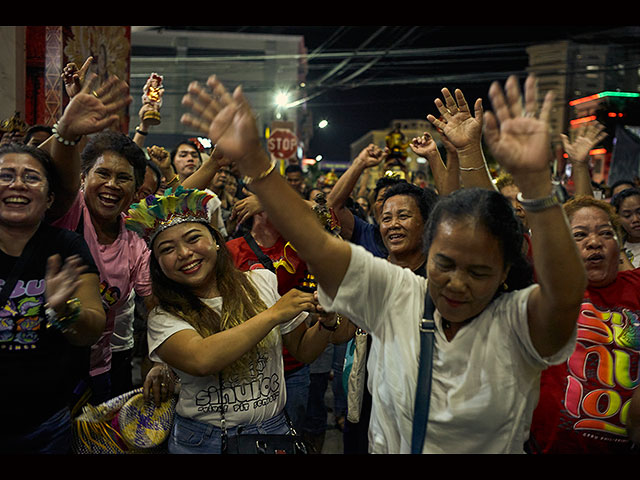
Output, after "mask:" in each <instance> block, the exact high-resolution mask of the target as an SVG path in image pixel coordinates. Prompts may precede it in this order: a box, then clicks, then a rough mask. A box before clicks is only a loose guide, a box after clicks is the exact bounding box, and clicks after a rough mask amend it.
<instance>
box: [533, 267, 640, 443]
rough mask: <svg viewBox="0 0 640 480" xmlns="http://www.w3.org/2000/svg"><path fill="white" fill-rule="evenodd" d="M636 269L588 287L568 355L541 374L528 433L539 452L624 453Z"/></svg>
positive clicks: (639, 283)
mask: <svg viewBox="0 0 640 480" xmlns="http://www.w3.org/2000/svg"><path fill="white" fill-rule="evenodd" d="M639 315H640V269H635V270H628V271H623V272H619V273H618V276H617V279H616V281H615V282H613V283H612V284H610V285H607V286H606V287H602V288H593V287H589V288H587V290H586V292H585V296H584V301H583V303H582V307H581V309H580V315H579V317H578V340H577V343H576V349H575V351H574V353H573V355H572V356H571V358H570V359H569V360H568V361H567V362H566V363H565V364H561V365H556V366H554V367H551V368H549V369H547V370H545V371H544V372H543V373H542V380H541V389H540V401H539V403H538V407H537V408H536V410H535V412H534V415H533V423H532V426H531V433H532V436H533V438H534V439H535V443H536V444H537V446H538V448H539V450H540V451H541V452H542V453H599V454H601V453H624V452H628V451H629V449H630V448H631V442H630V440H629V438H628V436H627V430H626V423H627V411H628V408H629V402H630V400H631V397H632V395H633V391H634V389H635V388H636V387H637V386H638V383H639V376H640V369H639V364H640V321H639V317H638V316H639Z"/></svg>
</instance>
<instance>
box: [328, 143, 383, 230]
mask: <svg viewBox="0 0 640 480" xmlns="http://www.w3.org/2000/svg"><path fill="white" fill-rule="evenodd" d="M385 158H386V154H385V151H384V150H382V149H381V148H380V147H378V146H376V145H374V144H369V145H368V146H367V147H366V148H364V149H363V150H362V151H361V152H360V153H359V154H358V156H357V157H356V158H355V160H354V161H353V162H352V163H351V165H350V166H349V168H347V170H346V171H345V172H344V173H343V174H342V175H341V176H340V178H339V179H338V181H337V182H336V184H335V185H334V186H333V188H332V189H331V193H329V195H327V206H328V207H329V208H332V209H333V211H334V212H335V214H336V216H337V217H338V220H339V221H340V228H341V233H340V234H341V235H342V238H344V239H346V240H350V239H351V234H352V233H353V224H354V220H353V213H351V211H350V210H349V209H348V208H347V200H348V199H349V197H350V196H351V193H352V192H353V189H354V188H355V186H356V184H357V183H358V180H359V179H360V177H361V175H362V174H363V173H364V172H365V171H367V170H368V169H369V168H371V167H375V166H376V165H380V163H382V162H383V161H384V159H385Z"/></svg>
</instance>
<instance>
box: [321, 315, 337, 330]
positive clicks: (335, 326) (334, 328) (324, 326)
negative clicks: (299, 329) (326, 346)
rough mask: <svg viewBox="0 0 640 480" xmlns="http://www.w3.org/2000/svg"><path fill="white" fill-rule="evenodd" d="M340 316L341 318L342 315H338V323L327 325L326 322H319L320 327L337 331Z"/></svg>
mask: <svg viewBox="0 0 640 480" xmlns="http://www.w3.org/2000/svg"><path fill="white" fill-rule="evenodd" d="M340 318H341V317H340V315H336V323H334V324H333V326H331V327H327V326H326V325H325V324H324V323H322V322H319V323H320V327H321V328H324V329H325V330H329V331H330V332H335V331H336V330H337V329H338V327H339V326H340Z"/></svg>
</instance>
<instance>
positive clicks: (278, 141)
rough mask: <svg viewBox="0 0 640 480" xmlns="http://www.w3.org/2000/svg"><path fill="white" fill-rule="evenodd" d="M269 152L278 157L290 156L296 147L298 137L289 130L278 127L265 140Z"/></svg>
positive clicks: (285, 157)
mask: <svg viewBox="0 0 640 480" xmlns="http://www.w3.org/2000/svg"><path fill="white" fill-rule="evenodd" d="M267 149H268V150H269V153H271V154H272V155H273V156H275V157H277V158H280V159H287V158H291V157H292V156H293V155H294V154H295V153H296V150H297V149H298V137H296V135H295V133H293V132H292V131H291V130H285V129H283V128H278V129H276V130H274V131H273V132H271V136H270V137H269V140H267Z"/></svg>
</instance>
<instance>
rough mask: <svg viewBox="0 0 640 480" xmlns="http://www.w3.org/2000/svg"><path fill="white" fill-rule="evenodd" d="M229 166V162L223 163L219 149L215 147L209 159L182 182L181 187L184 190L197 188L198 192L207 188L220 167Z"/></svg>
mask: <svg viewBox="0 0 640 480" xmlns="http://www.w3.org/2000/svg"><path fill="white" fill-rule="evenodd" d="M229 164H230V162H229V161H224V157H223V154H222V152H221V149H220V148H218V147H217V146H216V148H214V149H213V152H211V155H209V158H208V159H207V160H205V161H204V162H203V163H202V165H200V168H198V169H197V170H196V171H195V172H193V173H192V174H191V175H189V176H188V177H187V178H186V179H185V180H184V181H183V182H182V186H183V187H184V188H198V189H200V190H202V189H204V188H208V187H209V184H210V183H211V181H212V180H213V177H214V176H215V175H216V172H217V171H218V170H219V169H220V167H221V166H222V165H229Z"/></svg>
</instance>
